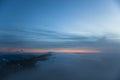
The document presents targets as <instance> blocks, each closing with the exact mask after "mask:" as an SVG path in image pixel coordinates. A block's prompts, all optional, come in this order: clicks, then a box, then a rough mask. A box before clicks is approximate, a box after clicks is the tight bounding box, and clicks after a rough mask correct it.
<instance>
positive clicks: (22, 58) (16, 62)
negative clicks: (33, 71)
mask: <svg viewBox="0 0 120 80" xmlns="http://www.w3.org/2000/svg"><path fill="white" fill-rule="evenodd" d="M50 56H51V54H50V53H46V54H37V55H34V54H10V53H8V54H0V80H2V79H3V78H4V77H5V76H7V75H9V74H10V73H15V72H18V71H21V70H25V69H30V68H35V67H36V63H37V61H46V60H48V59H49V57H50Z"/></svg>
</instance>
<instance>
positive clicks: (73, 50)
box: [0, 49, 101, 53]
mask: <svg viewBox="0 0 120 80" xmlns="http://www.w3.org/2000/svg"><path fill="white" fill-rule="evenodd" d="M0 52H26V53H27V52H28V53H34V52H35V53H44V52H63V53H100V52H101V51H100V50H92V49H0Z"/></svg>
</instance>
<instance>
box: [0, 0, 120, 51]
mask: <svg viewBox="0 0 120 80" xmlns="http://www.w3.org/2000/svg"><path fill="white" fill-rule="evenodd" d="M119 21H120V3H119V1H118V0H1V1H0V47H1V48H9V47H10V48H11V47H12V48H35V49H36V48H38V49H56V48H57V49H62V48H70V49H71V48H72V49H73V48H75V49H99V50H102V51H106V52H111V51H112V52H114V51H116V52H119V47H120V31H119V30H120V27H119V26H120V23H119Z"/></svg>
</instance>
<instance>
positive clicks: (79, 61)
mask: <svg viewBox="0 0 120 80" xmlns="http://www.w3.org/2000/svg"><path fill="white" fill-rule="evenodd" d="M1 55H2V54H1ZM5 56H8V55H5ZM27 56H29V57H26V55H24V58H20V60H15V59H14V60H15V61H14V60H13V59H9V60H11V61H9V62H8V63H7V64H5V63H4V62H3V61H7V60H6V59H3V55H2V57H0V59H1V60H2V61H1V62H0V64H2V65H4V67H1V71H0V74H1V77H2V76H4V78H1V79H0V80H120V54H116V53H114V54H109V53H104V54H92V53H91V54H65V53H47V54H44V55H39V56H38V55H27ZM31 56H32V57H31ZM11 57H12V58H17V57H18V56H17V57H15V56H13V55H9V57H6V58H11ZM17 59H18V58H17ZM5 66H6V67H5ZM11 70H12V71H11ZM14 70H15V71H14ZM3 72H6V73H3ZM3 74H4V75H3Z"/></svg>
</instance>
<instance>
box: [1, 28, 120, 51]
mask: <svg viewBox="0 0 120 80" xmlns="http://www.w3.org/2000/svg"><path fill="white" fill-rule="evenodd" d="M96 36H97V35H96ZM96 36H83V35H73V34H65V33H60V32H56V31H51V30H47V29H37V28H34V29H33V28H24V29H23V28H19V27H11V28H9V27H6V28H5V27H4V28H2V27H1V29H0V47H10V48H11V47H13V48H40V49H50V48H52V49H54V48H87V49H100V50H102V51H104V52H113V51H116V52H120V50H119V47H120V43H119V42H115V41H112V40H111V39H109V37H110V36H109V35H105V36H97V37H96Z"/></svg>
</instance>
